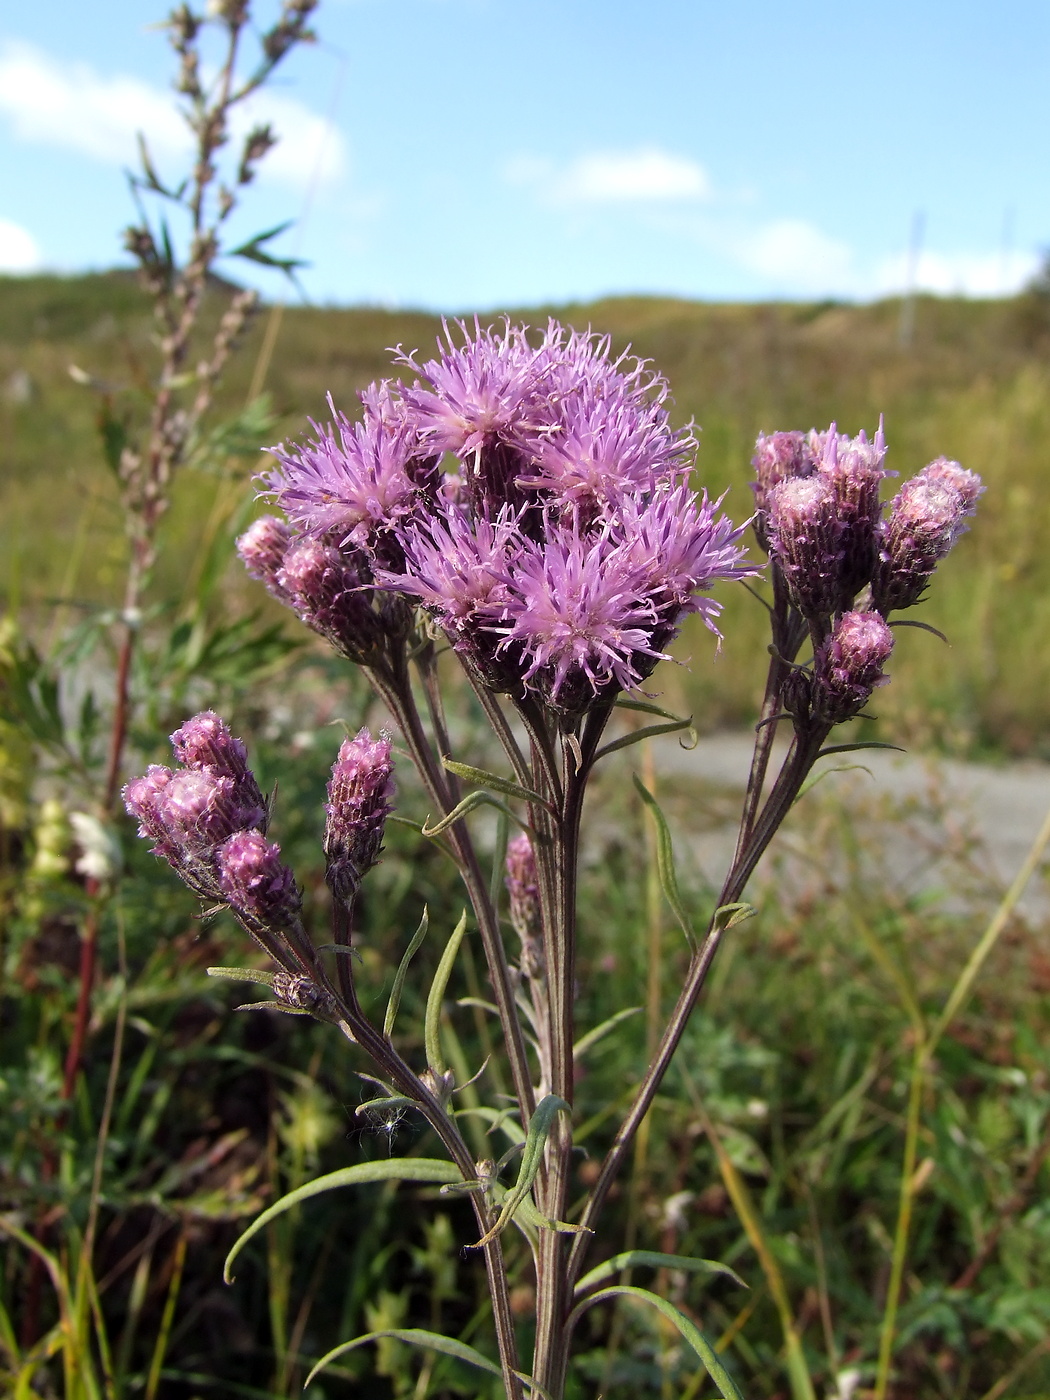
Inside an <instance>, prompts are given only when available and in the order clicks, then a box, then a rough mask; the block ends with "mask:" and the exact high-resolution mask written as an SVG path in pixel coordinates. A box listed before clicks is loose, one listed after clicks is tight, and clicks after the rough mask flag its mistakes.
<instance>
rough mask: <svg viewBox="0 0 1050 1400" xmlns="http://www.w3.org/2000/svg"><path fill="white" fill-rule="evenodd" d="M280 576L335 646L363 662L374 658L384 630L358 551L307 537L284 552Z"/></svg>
mask: <svg viewBox="0 0 1050 1400" xmlns="http://www.w3.org/2000/svg"><path fill="white" fill-rule="evenodd" d="M277 581H278V585H279V586H280V588H281V589H282V590H283V592H284V595H285V597H286V598H287V599H288V602H289V604H290V605H291V607H292V608H294V610H295V612H296V613H297V615H298V616H299V618H300V619H301V620H302V621H303V622H305V623H306V625H307V626H308V627H311V628H313V630H314V631H315V632H318V633H320V635H321V636H322V637H324V638H326V640H327V641H329V642H331V644H332V646H334V647H335V648H336V650H337V651H340V652H342V654H343V655H344V656H347V657H349V658H350V659H351V660H352V661H357V662H359V663H361V664H367V663H368V662H369V660H372V659H374V657H375V653H376V651H377V649H378V648H380V647H381V646H382V644H383V640H384V635H385V629H384V627H383V625H382V621H381V619H380V618H379V617H378V615H377V614H376V613H375V611H374V610H373V608H372V606H371V602H372V597H373V590H372V588H371V586H370V573H369V571H368V569H367V567H366V566H365V565H364V561H363V558H362V556H361V555H360V554H357V555H355V554H354V552H353V551H349V552H347V551H344V550H341V549H337V548H335V546H334V545H331V544H324V543H323V542H322V541H320V540H314V539H303V540H300V541H299V542H298V543H297V544H293V545H292V547H291V548H290V549H289V550H288V552H287V554H286V555H285V556H284V563H283V564H282V566H281V568H280V570H279V571H278V574H277Z"/></svg>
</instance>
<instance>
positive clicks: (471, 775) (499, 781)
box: [441, 758, 554, 812]
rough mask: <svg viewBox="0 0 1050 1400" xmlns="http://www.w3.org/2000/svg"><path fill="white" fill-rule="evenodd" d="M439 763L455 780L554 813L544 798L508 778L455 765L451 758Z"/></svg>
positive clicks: (468, 765) (464, 764)
mask: <svg viewBox="0 0 1050 1400" xmlns="http://www.w3.org/2000/svg"><path fill="white" fill-rule="evenodd" d="M441 762H442V764H443V765H444V767H445V768H447V769H448V771H449V772H450V773H454V774H455V775H456V777H457V778H464V779H465V780H466V781H467V782H468V783H476V784H477V786H478V787H482V788H488V789H489V790H490V791H491V792H502V793H503V795H504V797H517V798H519V799H520V800H521V801H522V802H538V803H540V805H541V806H543V807H546V808H547V810H548V812H553V811H554V808H553V807H552V806H551V804H550V803H549V802H548V801H547V799H546V798H545V797H542V796H541V795H540V794H539V793H538V792H533V791H532V789H531V788H527V787H522V786H521V785H520V784H519V783H516V782H514V781H513V780H512V779H510V778H501V777H500V775H499V774H498V773H487V772H486V771H485V769H484V768H472V767H471V765H470V764H469V763H455V762H454V761H453V760H452V759H451V758H443V759H442V760H441Z"/></svg>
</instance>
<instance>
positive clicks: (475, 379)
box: [398, 318, 546, 459]
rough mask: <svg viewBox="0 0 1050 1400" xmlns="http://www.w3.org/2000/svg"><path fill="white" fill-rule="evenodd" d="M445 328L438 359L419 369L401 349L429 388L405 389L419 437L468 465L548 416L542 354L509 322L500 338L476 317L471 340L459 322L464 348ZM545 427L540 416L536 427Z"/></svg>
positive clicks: (404, 361)
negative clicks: (542, 400) (541, 393)
mask: <svg viewBox="0 0 1050 1400" xmlns="http://www.w3.org/2000/svg"><path fill="white" fill-rule="evenodd" d="M443 324H444V330H445V341H444V343H442V342H441V341H440V340H439V341H438V351H439V356H438V358H437V359H435V360H427V361H425V362H424V363H422V364H421V363H420V362H419V361H418V360H417V359H416V358H415V357H414V356H412V355H406V354H404V353H403V352H401V351H400V350H399V351H398V359H399V361H400V362H401V363H402V364H404V365H406V366H407V367H408V368H409V369H412V370H414V371H415V372H416V374H418V375H419V376H420V378H421V379H422V380H423V381H424V382H425V384H426V385H429V388H426V387H423V385H421V384H418V383H417V384H415V385H413V386H412V387H411V388H405V389H404V390H403V391H402V392H403V394H404V401H405V404H406V406H407V407H408V408H409V409H410V410H411V412H412V415H413V417H414V419H415V423H416V427H417V430H418V432H419V435H420V438H421V439H422V441H423V442H424V443H426V444H427V446H428V448H429V449H430V450H431V451H432V452H433V453H434V455H435V456H439V455H440V454H441V453H442V452H452V453H455V455H456V456H457V457H460V458H463V459H466V458H467V457H469V456H471V454H474V453H478V452H480V451H482V450H484V449H486V448H490V447H492V446H493V444H495V443H496V442H500V441H502V442H514V441H515V440H516V439H517V438H518V436H519V435H520V434H521V432H522V431H523V429H527V428H528V426H529V425H530V423H531V422H532V420H533V417H534V415H535V414H538V413H540V412H541V411H542V409H541V405H540V403H539V401H538V387H539V386H538V380H539V379H540V378H541V377H542V365H543V357H542V354H541V352H540V351H539V350H533V349H532V347H531V346H530V345H529V342H528V339H527V338H526V335H525V327H524V326H512V325H511V324H510V321H509V320H506V321H504V324H503V330H502V332H500V331H498V330H496V329H494V328H493V327H491V326H490V327H488V328H487V329H485V330H483V329H482V328H481V324H480V322H479V321H478V320H477V319H476V318H475V321H474V328H473V335H471V331H470V329H469V328H468V326H467V325H466V323H465V322H463V321H457V322H456V323H455V324H456V326H457V327H458V329H459V331H460V332H461V334H462V336H463V344H462V345H458V344H457V343H456V341H455V340H454V339H453V335H452V331H451V329H450V327H449V325H448V323H447V322H444V323H443ZM545 421H546V420H545V418H542V417H541V418H540V419H539V420H538V421H537V423H536V426H537V427H540V426H542V424H543V422H545Z"/></svg>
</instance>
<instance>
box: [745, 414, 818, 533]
mask: <svg viewBox="0 0 1050 1400" xmlns="http://www.w3.org/2000/svg"><path fill="white" fill-rule="evenodd" d="M751 465H752V466H753V467H754V469H755V480H754V481H753V482H752V483H751V490H752V491H753V492H754V493H755V506H756V508H757V514H756V516H755V519H754V529H755V535H756V536H757V538H758V542H759V544H760V545H761V546H762V548H763V549H764V550H765V551H766V553H767V554H768V553H769V495H770V492H771V491H772V490H773V488H774V486H779V485H780V483H781V482H782V481H788V480H790V479H791V478H793V477H804V476H812V474H813V473H814V472H815V471H816V469H817V462H816V456H815V454H814V451H813V447H812V444H811V442H810V439H809V435H808V434H806V433H799V432H788V433H770V434H769V436H768V437H767V436H766V434H765V433H760V434H759V436H758V441H757V442H756V443H755V455H754V456H753V457H752V458H751Z"/></svg>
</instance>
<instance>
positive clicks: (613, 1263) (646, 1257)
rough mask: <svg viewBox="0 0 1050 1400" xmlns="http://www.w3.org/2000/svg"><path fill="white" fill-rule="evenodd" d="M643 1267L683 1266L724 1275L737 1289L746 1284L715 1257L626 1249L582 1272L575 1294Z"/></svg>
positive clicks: (679, 1267)
mask: <svg viewBox="0 0 1050 1400" xmlns="http://www.w3.org/2000/svg"><path fill="white" fill-rule="evenodd" d="M643 1266H644V1267H648V1268H651V1269H686V1270H688V1271H689V1272H690V1273H694V1274H724V1275H725V1276H726V1278H731V1279H732V1280H733V1282H734V1283H738V1284H739V1285H740V1287H741V1288H746V1287H747V1284H746V1283H745V1282H744V1280H743V1279H742V1278H741V1277H740V1275H739V1274H738V1273H734V1271H733V1270H732V1269H731V1268H730V1267H729V1265H728V1264H720V1263H719V1262H718V1260H717V1259H694V1258H690V1257H688V1256H686V1255H684V1254H654V1253H653V1251H652V1250H651V1249H628V1250H627V1251H625V1253H623V1254H614V1255H613V1257H612V1258H611V1259H606V1261H605V1262H604V1264H599V1265H598V1267H597V1268H596V1269H592V1270H591V1271H590V1273H589V1274H584V1276H583V1278H581V1279H580V1281H579V1283H578V1284H577V1285H576V1296H577V1297H579V1296H580V1295H582V1294H584V1293H587V1292H589V1291H590V1290H591V1289H592V1288H595V1287H597V1285H598V1284H599V1283H603V1282H604V1281H605V1280H606V1279H607V1278H613V1277H614V1276H615V1275H616V1274H619V1273H622V1272H623V1271H624V1269H638V1268H642V1267H643Z"/></svg>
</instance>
